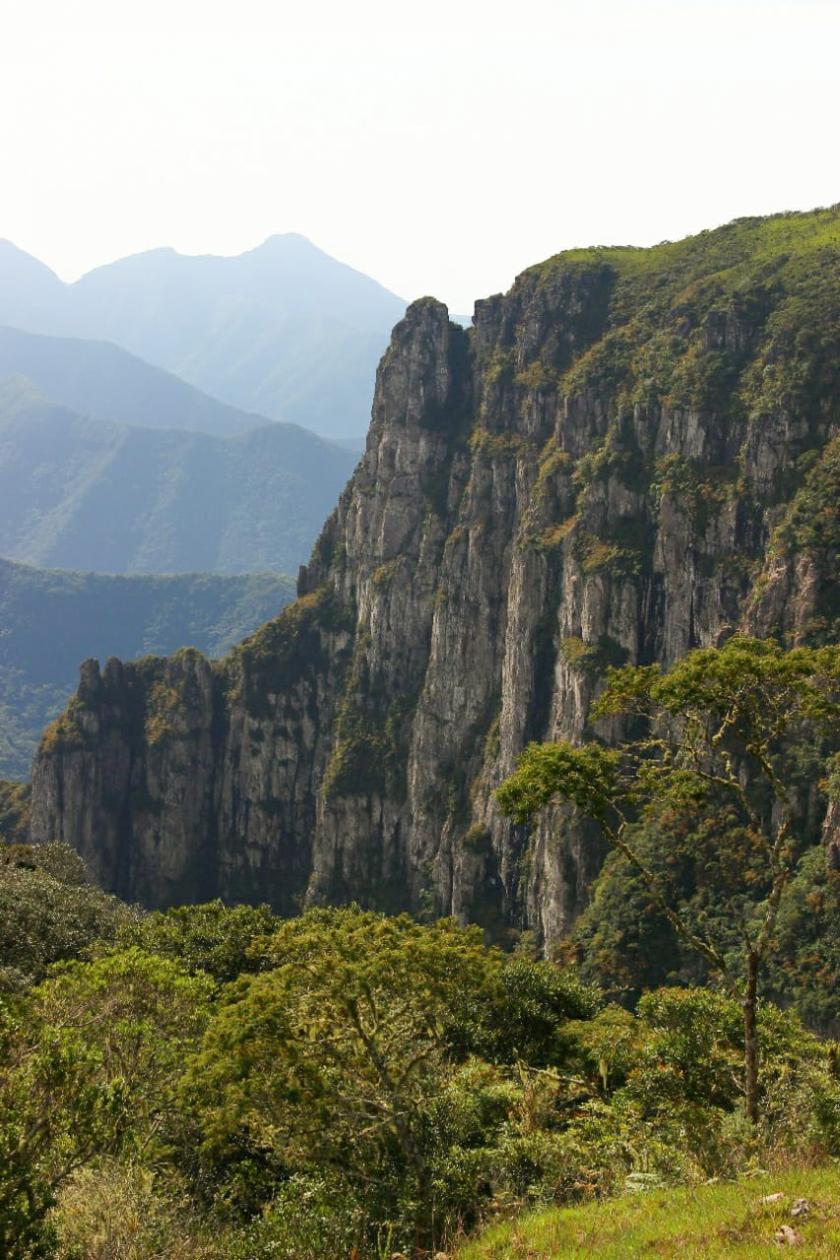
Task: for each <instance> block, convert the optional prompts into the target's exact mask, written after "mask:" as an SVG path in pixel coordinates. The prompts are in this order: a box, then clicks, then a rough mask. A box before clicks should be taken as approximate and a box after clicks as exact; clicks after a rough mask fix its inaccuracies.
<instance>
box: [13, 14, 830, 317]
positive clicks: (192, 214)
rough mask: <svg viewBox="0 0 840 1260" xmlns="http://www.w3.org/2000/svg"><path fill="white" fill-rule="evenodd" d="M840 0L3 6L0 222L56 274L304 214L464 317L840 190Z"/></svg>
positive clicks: (196, 248) (374, 267)
mask: <svg viewBox="0 0 840 1260" xmlns="http://www.w3.org/2000/svg"><path fill="white" fill-rule="evenodd" d="M838 49H840V0H725V2H724V0H703V2H702V3H698V2H696V0H553V3H552V2H551V0H542V2H541V3H536V2H535V0H507V3H504V4H502V3H496V0H423V2H422V3H416V2H415V0H402V3H399V2H398V0H387V2H386V0H381V2H380V0H357V2H356V3H351V2H349V0H341V2H339V3H337V2H334V0H324V2H321V3H318V2H317V0H310V2H309V4H304V3H303V2H302V0H297V2H296V3H294V4H292V3H288V2H287V0H223V2H219V0H166V2H165V3H164V2H161V0H131V2H130V3H129V2H128V0H73V3H70V2H69V0H52V3H47V2H46V0H4V2H3V5H2V12H0V118H2V129H3V134H2V147H1V148H0V155H1V156H0V162H2V165H1V166H0V170H2V185H0V236H4V237H6V238H8V239H9V240H12V241H14V242H15V244H17V245H19V246H20V247H21V248H23V249H26V250H28V251H29V252H30V253H32V254H34V255H35V256H36V257H38V258H40V259H41V260H42V261H44V262H46V263H47V264H49V266H51V267H52V268H53V269H54V270H56V271H57V272H58V273H59V275H61V276H62V277H63V278H64V279H73V278H75V277H76V276H78V275H80V274H81V273H82V272H83V271H87V270H89V269H90V268H91V267H94V266H97V265H98V264H100V263H103V262H108V261H111V260H113V259H114V258H117V257H120V256H122V255H125V254H130V253H137V252H139V251H140V250H144V249H149V248H153V247H155V246H158V245H172V246H174V247H175V248H176V249H178V250H180V251H181V252H183V253H190V254H197V253H220V254H236V253H240V252H242V251H243V250H245V249H249V248H252V247H253V246H255V245H257V244H259V243H260V242H261V241H262V240H263V239H264V238H265V237H266V236H269V235H271V234H272V233H275V232H287V231H294V232H301V233H303V234H304V235H305V236H308V237H309V238H310V239H311V240H312V241H314V242H315V243H316V244H317V245H319V246H320V247H321V248H322V249H324V250H326V251H327V252H328V253H330V254H333V255H334V256H335V257H337V258H340V259H341V260H342V261H344V262H347V263H350V264H351V265H352V266H354V267H357V268H359V269H360V270H361V271H364V272H367V273H368V274H369V275H372V276H374V277H375V278H376V279H377V280H379V281H381V283H383V284H385V285H386V286H387V287H388V288H390V289H393V290H394V291H395V292H396V293H398V294H400V295H401V296H402V297H405V298H407V299H411V298H414V297H417V296H420V295H422V294H425V293H433V294H435V295H436V296H438V297H440V298H442V299H443V300H444V301H446V302H448V303H449V305H450V308H451V309H452V310H453V311H454V312H456V313H469V312H470V311H471V309H472V302H473V299H474V298H476V297H482V296H485V295H487V294H489V293H493V292H496V291H498V290H501V289H506V288H507V287H508V286H509V285H510V283H511V282H512V280H513V278H514V276H515V275H516V273H517V272H518V271H521V270H522V269H523V267H526V266H528V265H529V264H531V263H533V262H537V261H539V260H540V259H542V258H545V257H547V256H548V255H550V254H553V253H556V252H557V251H558V250H561V249H565V248H568V247H571V246H576V245H587V244H615V243H620V244H627V243H632V244H639V245H645V244H651V243H654V242H656V241H659V240H662V239H664V238H669V239H676V238H678V237H681V236H685V235H686V234H688V233H691V232H694V231H698V230H700V229H702V228H704V227H711V226H715V225H717V224H719V223H723V222H726V221H727V220H729V219H731V218H734V217H736V216H740V215H746V214H765V213H770V212H772V211H776V210H784V209H809V208H811V207H813V206H817V205H828V204H832V203H834V202H837V201H840V169H838V160H837V127H838V121H839V120H840V119H839V118H838V115H839V114H840V110H838V104H839V103H840V100H839V98H840V74H838V68H837V60H838Z"/></svg>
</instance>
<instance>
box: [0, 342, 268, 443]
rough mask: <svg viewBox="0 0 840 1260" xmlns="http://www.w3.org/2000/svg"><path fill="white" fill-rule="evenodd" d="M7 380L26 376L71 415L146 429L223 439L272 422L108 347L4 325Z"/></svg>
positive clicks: (0, 349) (1, 347)
mask: <svg viewBox="0 0 840 1260" xmlns="http://www.w3.org/2000/svg"><path fill="white" fill-rule="evenodd" d="M10 376H25V377H28V379H29V380H30V381H32V382H33V384H35V385H36V386H37V387H38V389H39V390H41V392H42V393H44V394H46V395H47V397H49V398H51V399H52V400H53V401H54V402H57V403H61V404H63V405H64V406H65V407H70V408H71V409H72V410H73V411H78V412H81V413H83V414H84V415H88V416H95V417H98V418H99V419H101V420H117V421H119V422H121V423H122V424H134V425H139V426H140V427H141V428H144V429H198V430H200V431H201V432H203V433H214V434H217V435H219V436H223V437H224V436H229V435H230V434H233V433H244V432H245V431H246V430H248V429H253V428H256V427H257V426H259V425H265V424H268V423H269V420H268V418H267V417H266V416H259V415H254V414H253V413H250V412H246V411H239V410H237V408H235V407H229V406H228V405H227V404H226V403H222V402H219V401H218V399H216V398H211V397H210V396H209V395H208V394H204V393H202V391H201V390H199V389H196V388H195V387H194V386H193V385H188V384H187V383H186V381H182V380H181V379H180V377H178V376H174V375H173V374H172V373H171V372H164V371H163V369H162V368H158V367H153V366H152V364H151V363H146V362H145V361H144V360H143V359H138V358H137V356H136V355H133V354H129V353H128V351H127V350H120V349H119V347H118V346H115V345H112V344H111V343H110V342H107V341H85V340H81V339H79V338H75V337H48V336H44V335H41V334H37V333H28V332H22V331H21V330H20V329H18V328H8V327H0V381H2V380H4V379H6V378H8V377H10Z"/></svg>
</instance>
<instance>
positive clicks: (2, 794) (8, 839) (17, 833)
mask: <svg viewBox="0 0 840 1260" xmlns="http://www.w3.org/2000/svg"><path fill="white" fill-rule="evenodd" d="M28 834H29V787H28V786H25V785H24V784H22V783H13V782H10V781H9V780H8V779H0V844H25V843H26V840H27V838H28Z"/></svg>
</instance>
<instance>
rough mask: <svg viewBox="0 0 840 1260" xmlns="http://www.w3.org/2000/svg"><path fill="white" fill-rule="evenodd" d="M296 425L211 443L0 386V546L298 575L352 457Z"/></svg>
mask: <svg viewBox="0 0 840 1260" xmlns="http://www.w3.org/2000/svg"><path fill="white" fill-rule="evenodd" d="M356 458H357V457H356V455H355V453H354V452H352V451H349V450H346V449H343V448H340V447H338V446H335V445H333V444H331V443H329V442H325V441H323V440H322V439H320V438H318V437H316V436H315V435H314V434H312V433H308V432H307V431H306V430H304V429H301V428H299V427H297V426H296V425H284V424H267V425H265V426H263V427H261V428H256V429H251V430H249V431H248V432H247V433H243V434H240V435H238V436H235V437H228V438H220V437H213V436H208V435H207V434H205V433H194V432H188V431H184V430H178V429H143V428H137V427H131V426H128V425H124V424H115V423H112V422H109V421H104V420H95V419H91V418H89V417H87V416H84V415H79V414H78V413H76V412H74V411H73V410H71V409H70V408H68V407H65V406H61V405H60V404H58V403H55V402H53V401H51V400H50V399H49V398H47V397H45V395H44V394H43V393H42V392H41V391H39V390H38V389H37V388H36V387H35V386H34V385H33V384H32V383H31V382H30V381H28V380H26V379H25V378H23V377H15V378H12V379H10V380H7V381H5V382H3V383H2V384H0V555H6V556H9V557H11V558H12V559H16V560H21V561H25V562H27V563H29V564H36V565H47V566H51V567H53V566H55V567H60V568H69V569H91V570H95V571H97V572H101V573H102V572H104V573H181V572H186V571H199V570H200V571H204V572H215V573H246V572H254V571H258V570H266V569H272V570H275V571H278V572H283V573H293V572H296V571H297V567H298V565H299V564H301V563H303V562H304V561H305V560H306V559H307V558H308V556H309V552H310V550H311V547H312V545H313V543H314V541H315V538H316V537H317V534H318V532H319V530H320V528H321V525H322V523H323V521H324V519H325V517H326V516H327V515H328V513H329V512H330V511H331V510H332V508H333V506H334V505H335V503H336V501H337V499H338V496H339V494H340V492H341V490H342V488H343V486H344V484H345V482H346V481H347V479H348V477H349V476H350V473H351V472H352V470H353V467H354V465H355V463H356Z"/></svg>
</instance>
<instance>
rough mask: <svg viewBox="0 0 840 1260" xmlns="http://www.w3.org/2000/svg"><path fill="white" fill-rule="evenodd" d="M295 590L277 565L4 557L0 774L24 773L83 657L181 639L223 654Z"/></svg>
mask: <svg viewBox="0 0 840 1260" xmlns="http://www.w3.org/2000/svg"><path fill="white" fill-rule="evenodd" d="M293 598H294V582H293V581H292V579H291V578H288V577H284V576H283V575H282V574H276V573H257V574H248V575H243V576H219V575H216V574H207V573H187V574H174V575H164V576H161V575H157V576H151V575H150V576H134V577H121V576H106V575H104V574H98V573H74V572H72V571H67V570H56V569H36V568H31V567H30V566H29V565H23V564H15V563H13V562H12V561H10V560H3V559H1V558H0V625H2V634H0V777H2V776H4V775H5V776H7V777H11V778H21V779H22V778H25V777H26V776H27V775H28V773H29V765H30V762H31V760H32V754H33V753H34V751H35V748H36V746H37V743H38V740H39V738H40V736H41V732H42V731H43V730H44V727H45V726H46V725H47V724H48V723H49V722H51V721H52V719H53V718H54V717H55V716H56V715H57V714H58V713H60V712H61V710H62V709H63V708H64V706H65V704H66V703H67V700H68V698H69V697H70V695H71V694H72V693H73V690H74V688H75V686H76V683H77V682H78V672H79V665H80V664H81V662H82V661H83V660H85V659H86V658H87V657H90V656H95V657H97V659H99V660H101V661H102V662H103V663H104V661H105V660H107V658H108V657H110V656H119V657H121V658H123V659H132V658H134V657H137V656H145V655H164V654H167V653H170V652H174V651H177V650H178V648H180V647H183V646H185V645H189V646H193V647H197V648H199V649H200V650H201V651H202V652H205V653H206V654H207V655H208V656H221V655H223V654H224V653H225V652H226V651H227V650H228V649H229V648H230V647H231V646H232V644H234V643H237V642H238V641H239V640H240V639H242V638H243V636H244V635H246V634H249V633H250V632H251V631H252V630H253V629H255V627H257V626H259V625H261V624H262V623H263V622H264V621H265V620H266V619H267V618H269V617H272V616H274V615H275V614H276V613H277V611H278V610H279V609H280V608H282V607H283V606H284V605H285V604H287V603H289V601H290V600H291V599H293ZM57 631H58V632H57Z"/></svg>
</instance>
